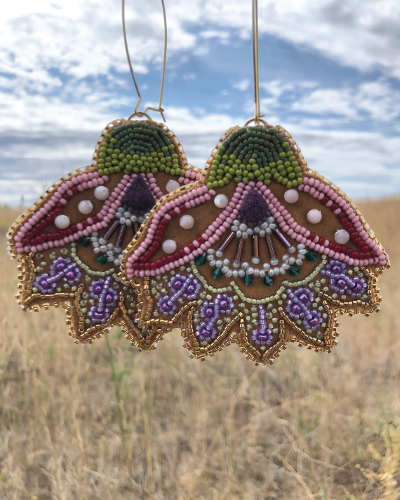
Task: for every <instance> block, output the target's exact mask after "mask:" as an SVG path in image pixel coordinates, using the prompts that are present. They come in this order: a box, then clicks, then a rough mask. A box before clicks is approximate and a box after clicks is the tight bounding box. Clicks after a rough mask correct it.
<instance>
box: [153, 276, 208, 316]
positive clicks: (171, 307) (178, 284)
mask: <svg viewBox="0 0 400 500" xmlns="http://www.w3.org/2000/svg"><path fill="white" fill-rule="evenodd" d="M168 286H169V288H170V290H171V292H173V294H172V295H171V296H169V295H164V297H162V298H161V299H160V300H159V301H158V302H157V305H158V308H159V311H160V312H161V314H162V315H163V316H167V315H168V314H173V313H174V312H175V311H177V309H178V306H177V304H175V302H176V301H177V300H178V299H179V298H180V297H182V298H184V299H188V300H195V299H197V297H198V295H199V292H200V289H201V284H200V283H199V281H198V280H197V279H196V278H195V277H194V274H189V275H188V276H185V275H184V274H180V273H177V274H176V275H175V276H174V277H173V278H171V280H170V281H169V282H168Z"/></svg>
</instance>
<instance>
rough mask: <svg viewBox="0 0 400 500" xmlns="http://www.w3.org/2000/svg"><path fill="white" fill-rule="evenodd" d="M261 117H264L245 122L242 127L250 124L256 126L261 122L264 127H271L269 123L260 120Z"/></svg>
mask: <svg viewBox="0 0 400 500" xmlns="http://www.w3.org/2000/svg"><path fill="white" fill-rule="evenodd" d="M261 116H264V115H260V116H259V117H257V118H250V120H247V122H246V123H245V124H244V126H245V127H247V125H248V124H249V123H251V122H256V124H257V125H258V124H259V123H260V122H261V123H262V124H263V125H264V126H265V127H271V125H270V124H269V123H267V122H266V121H265V120H263V119H262V118H261Z"/></svg>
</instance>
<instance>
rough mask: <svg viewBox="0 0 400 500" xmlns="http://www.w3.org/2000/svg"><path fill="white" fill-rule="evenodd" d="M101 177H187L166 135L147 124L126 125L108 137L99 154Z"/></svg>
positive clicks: (110, 133) (154, 126)
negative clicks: (157, 175)
mask: <svg viewBox="0 0 400 500" xmlns="http://www.w3.org/2000/svg"><path fill="white" fill-rule="evenodd" d="M97 163H98V172H99V175H109V174H113V173H116V172H123V173H126V174H130V173H132V172H134V173H141V172H142V173H146V174H148V173H150V172H151V173H153V174H155V173H157V172H159V171H162V172H166V173H167V174H170V175H184V174H185V171H184V170H183V169H181V168H180V166H179V162H178V155H177V154H176V153H175V146H174V144H173V143H172V142H171V141H170V139H169V138H168V136H167V134H166V132H165V131H164V130H163V129H162V128H160V127H157V126H156V125H152V124H150V123H145V122H137V123H126V124H124V125H121V126H120V127H116V128H114V129H112V130H111V131H110V132H109V133H108V134H106V135H105V137H104V140H103V142H102V143H101V146H100V149H99V154H98V159H97Z"/></svg>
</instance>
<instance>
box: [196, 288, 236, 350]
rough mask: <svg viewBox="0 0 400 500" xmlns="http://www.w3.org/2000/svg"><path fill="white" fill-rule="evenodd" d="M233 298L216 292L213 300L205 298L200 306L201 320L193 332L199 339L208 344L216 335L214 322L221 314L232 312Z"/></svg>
mask: <svg viewBox="0 0 400 500" xmlns="http://www.w3.org/2000/svg"><path fill="white" fill-rule="evenodd" d="M234 307H235V306H234V303H233V299H232V298H231V297H229V295H225V294H220V293H219V294H217V295H216V297H215V299H214V300H213V301H208V300H205V301H204V303H203V304H202V306H201V308H200V316H201V317H202V319H203V321H201V322H200V323H199V324H198V325H197V327H196V330H195V332H194V334H195V336H196V337H197V338H198V339H199V340H200V341H206V342H207V343H208V344H210V343H211V342H213V341H214V340H215V339H216V338H217V337H218V329H217V328H215V323H216V322H217V321H218V319H219V318H220V316H221V314H228V315H229V314H232V309H233V308H234Z"/></svg>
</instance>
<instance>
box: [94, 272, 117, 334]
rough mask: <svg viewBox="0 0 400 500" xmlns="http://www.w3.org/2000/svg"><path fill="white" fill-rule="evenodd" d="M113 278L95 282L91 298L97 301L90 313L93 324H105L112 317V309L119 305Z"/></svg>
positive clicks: (108, 277)
mask: <svg viewBox="0 0 400 500" xmlns="http://www.w3.org/2000/svg"><path fill="white" fill-rule="evenodd" d="M111 281H112V278H111V277H110V276H107V278H106V279H102V278H101V279H99V280H98V281H93V283H92V284H91V286H90V287H89V290H90V297H92V298H93V299H94V300H95V301H97V304H96V305H93V306H92V307H91V308H90V311H89V312H88V315H89V316H90V318H91V320H92V323H102V324H104V323H105V322H106V321H107V319H108V318H109V317H110V315H111V308H113V307H115V306H116V305H117V298H118V293H117V291H116V290H115V289H114V288H113V287H112V285H111Z"/></svg>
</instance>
